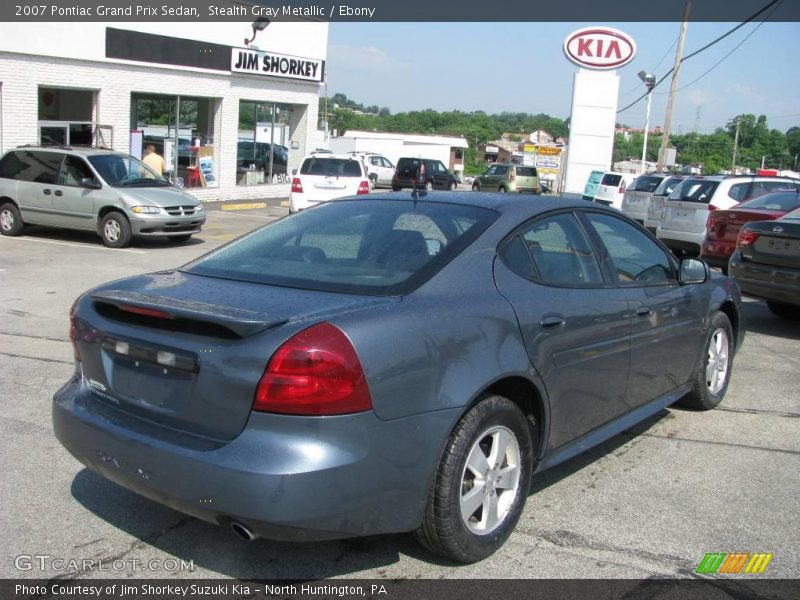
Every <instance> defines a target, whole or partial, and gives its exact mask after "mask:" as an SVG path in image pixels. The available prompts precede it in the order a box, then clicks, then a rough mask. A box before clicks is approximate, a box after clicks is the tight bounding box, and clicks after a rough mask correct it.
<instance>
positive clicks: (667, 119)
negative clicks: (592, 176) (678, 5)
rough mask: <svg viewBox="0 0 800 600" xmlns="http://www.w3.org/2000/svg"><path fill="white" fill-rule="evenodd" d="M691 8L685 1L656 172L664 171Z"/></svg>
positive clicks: (690, 3) (690, 1)
mask: <svg viewBox="0 0 800 600" xmlns="http://www.w3.org/2000/svg"><path fill="white" fill-rule="evenodd" d="M691 8H692V0H686V6H685V8H684V9H683V22H682V23H681V33H680V37H679V38H678V49H677V51H676V52H675V66H674V67H673V70H672V83H671V84H670V86H669V100H668V102H667V115H666V116H665V117H664V134H663V135H662V137H661V151H660V152H659V153H658V171H659V172H662V171H664V163H665V162H666V160H667V146H669V128H670V125H671V124H672V107H673V105H674V103H675V92H677V90H678V76H679V75H680V72H681V61H682V60H683V43H684V42H685V41H686V27H687V25H688V24H689V11H690V10H691Z"/></svg>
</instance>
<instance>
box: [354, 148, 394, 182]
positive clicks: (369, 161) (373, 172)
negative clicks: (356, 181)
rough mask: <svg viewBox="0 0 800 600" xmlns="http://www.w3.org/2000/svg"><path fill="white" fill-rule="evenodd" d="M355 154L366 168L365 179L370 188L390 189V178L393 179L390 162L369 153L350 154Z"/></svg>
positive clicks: (381, 156)
mask: <svg viewBox="0 0 800 600" xmlns="http://www.w3.org/2000/svg"><path fill="white" fill-rule="evenodd" d="M350 154H357V155H359V156H361V158H362V159H363V160H364V166H365V167H366V168H367V177H368V178H369V180H370V183H371V184H372V187H378V186H383V187H392V177H394V169H395V167H394V165H393V164H392V161H390V160H389V159H388V158H386V157H385V156H383V155H381V154H373V153H371V152H351V153H350Z"/></svg>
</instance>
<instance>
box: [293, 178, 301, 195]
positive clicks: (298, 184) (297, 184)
mask: <svg viewBox="0 0 800 600" xmlns="http://www.w3.org/2000/svg"><path fill="white" fill-rule="evenodd" d="M292 192H294V193H295V194H302V193H303V184H302V183H301V181H300V178H299V177H295V178H294V179H292Z"/></svg>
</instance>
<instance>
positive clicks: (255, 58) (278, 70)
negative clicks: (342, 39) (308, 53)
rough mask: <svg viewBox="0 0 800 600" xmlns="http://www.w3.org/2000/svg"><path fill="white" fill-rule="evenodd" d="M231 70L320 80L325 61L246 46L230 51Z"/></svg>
mask: <svg viewBox="0 0 800 600" xmlns="http://www.w3.org/2000/svg"><path fill="white" fill-rule="evenodd" d="M231 71H232V72H234V73H253V74H257V75H272V76H273V77H288V78H291V79H305V80H307V81H322V78H323V74H324V71H325V61H323V60H317V59H315V58H301V57H299V56H289V55H286V54H276V53H274V52H262V51H260V50H249V49H247V48H233V49H232V51H231Z"/></svg>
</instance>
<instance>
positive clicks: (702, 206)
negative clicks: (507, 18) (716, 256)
mask: <svg viewBox="0 0 800 600" xmlns="http://www.w3.org/2000/svg"><path fill="white" fill-rule="evenodd" d="M797 186H798V182H797V180H794V179H789V178H782V177H752V176H741V175H737V176H711V177H690V178H689V179H687V180H686V181H684V182H683V185H681V186H680V188H678V189H677V190H675V191H673V192H672V193H671V194H670V195H669V197H668V198H667V201H666V203H665V204H664V214H663V216H662V218H661V222H660V224H659V225H658V227H657V228H656V236H657V237H658V239H660V240H661V241H663V242H664V243H665V244H666V245H667V246H668V247H669V248H670V249H671V250H672V251H673V252H676V253H678V254H687V255H691V256H697V255H699V254H700V250H701V248H702V247H703V241H704V240H705V237H706V223H707V222H708V214H709V213H710V212H711V211H714V210H719V209H728V208H732V207H734V206H736V205H737V204H739V203H740V202H744V201H746V200H750V199H752V198H756V197H758V196H761V195H762V194H766V193H768V192H774V191H780V190H785V189H787V188H792V189H797Z"/></svg>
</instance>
